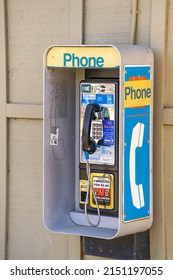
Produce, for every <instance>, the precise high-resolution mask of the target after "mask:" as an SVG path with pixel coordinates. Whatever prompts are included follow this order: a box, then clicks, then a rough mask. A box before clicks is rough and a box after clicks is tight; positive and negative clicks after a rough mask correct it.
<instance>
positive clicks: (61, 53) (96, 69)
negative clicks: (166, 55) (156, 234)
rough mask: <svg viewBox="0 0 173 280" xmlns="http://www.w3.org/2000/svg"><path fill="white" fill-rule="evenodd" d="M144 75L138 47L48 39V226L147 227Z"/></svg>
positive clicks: (62, 229)
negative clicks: (68, 43) (53, 43)
mask: <svg viewBox="0 0 173 280" xmlns="http://www.w3.org/2000/svg"><path fill="white" fill-rule="evenodd" d="M152 79H153V55H152V52H151V50H150V49H148V48H146V47H141V46H131V45H122V46H121V45H117V46H111V45H104V46H51V47H50V48H49V49H48V50H47V51H46V52H45V55H44V223H45V226H46V227H47V228H48V229H49V230H51V231H53V232H59V233H67V234H77V235H82V236H91V237H97V238H106V239H112V238H115V237H118V236H122V235H127V234H132V233H136V232H140V231H144V230H147V229H148V228H149V227H150V226H151V224H152V113H153V112H152V102H153V101H152V96H153V92H152V88H153V83H152ZM141 163H143V164H142V165H141ZM143 172H144V174H145V175H144V176H143V175H142V174H143Z"/></svg>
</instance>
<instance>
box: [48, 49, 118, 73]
mask: <svg viewBox="0 0 173 280" xmlns="http://www.w3.org/2000/svg"><path fill="white" fill-rule="evenodd" d="M46 65H47V67H63V68H115V67H118V66H119V65H120V58H119V53H118V51H117V49H116V48H114V47H112V46H73V47H71V46H55V47H52V48H51V49H50V50H49V51H48V53H47V58H46Z"/></svg>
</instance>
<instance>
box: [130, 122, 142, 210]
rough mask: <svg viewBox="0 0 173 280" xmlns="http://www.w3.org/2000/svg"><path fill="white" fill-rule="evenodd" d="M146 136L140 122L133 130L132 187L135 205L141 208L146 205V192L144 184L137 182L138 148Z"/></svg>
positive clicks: (131, 150) (131, 148)
mask: <svg viewBox="0 0 173 280" xmlns="http://www.w3.org/2000/svg"><path fill="white" fill-rule="evenodd" d="M143 137H144V124H143V123H140V122H138V123H137V124H136V125H135V126H134V128H133V131H132V138H131V146H130V160H129V171H130V188H131V194H132V201H133V205H134V206H135V207H136V208H138V209H140V208H142V207H143V206H144V205H145V201H144V192H143V186H142V184H139V185H137V184H136V148H137V147H139V148H140V147H142V144H143Z"/></svg>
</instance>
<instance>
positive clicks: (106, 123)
mask: <svg viewBox="0 0 173 280" xmlns="http://www.w3.org/2000/svg"><path fill="white" fill-rule="evenodd" d="M103 145H104V146H112V145H114V121H111V120H103Z"/></svg>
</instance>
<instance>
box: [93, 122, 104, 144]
mask: <svg viewBox="0 0 173 280" xmlns="http://www.w3.org/2000/svg"><path fill="white" fill-rule="evenodd" d="M90 136H91V137H92V138H93V139H94V140H95V141H96V142H98V141H99V140H101V139H102V138H103V124H102V120H96V121H92V123H91V135H90Z"/></svg>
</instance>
